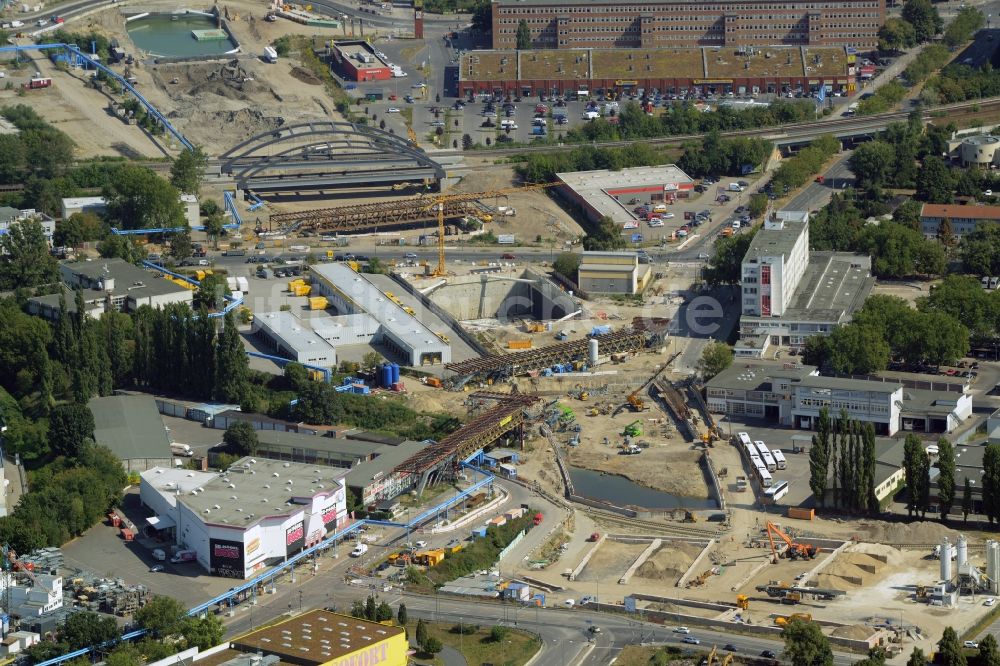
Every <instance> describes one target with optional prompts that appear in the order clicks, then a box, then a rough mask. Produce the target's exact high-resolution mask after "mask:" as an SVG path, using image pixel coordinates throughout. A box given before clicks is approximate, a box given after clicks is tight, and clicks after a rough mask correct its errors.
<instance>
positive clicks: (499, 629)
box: [490, 624, 510, 643]
mask: <svg viewBox="0 0 1000 666" xmlns="http://www.w3.org/2000/svg"><path fill="white" fill-rule="evenodd" d="M508 635H510V629H508V628H507V627H504V626H501V625H499V624H495V625H493V627H492V628H490V641H492V642H493V643H499V642H501V641H502V640H503V639H505V638H507V636H508Z"/></svg>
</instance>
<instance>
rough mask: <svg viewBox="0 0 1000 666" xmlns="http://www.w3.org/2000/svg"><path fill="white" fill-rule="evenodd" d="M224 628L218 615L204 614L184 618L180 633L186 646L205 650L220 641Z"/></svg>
mask: <svg viewBox="0 0 1000 666" xmlns="http://www.w3.org/2000/svg"><path fill="white" fill-rule="evenodd" d="M225 630H226V628H225V627H224V626H223V624H222V620H220V619H219V618H218V616H216V615H205V616H204V617H187V618H184V620H183V622H182V625H181V630H180V633H181V635H182V636H183V637H184V641H185V642H186V643H187V647H189V648H191V647H197V648H198V649H199V650H207V649H208V648H210V647H215V646H216V645H218V644H219V643H221V642H222V636H223V634H224V633H225Z"/></svg>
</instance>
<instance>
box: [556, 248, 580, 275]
mask: <svg viewBox="0 0 1000 666" xmlns="http://www.w3.org/2000/svg"><path fill="white" fill-rule="evenodd" d="M579 268H580V255H578V254H576V253H575V252H563V253H561V254H560V255H559V256H558V257H556V260H555V261H553V262H552V270H554V271H555V272H556V273H559V274H560V275H562V276H564V277H566V278H569V279H570V280H573V281H574V282H575V281H576V272H577V270H578V269H579Z"/></svg>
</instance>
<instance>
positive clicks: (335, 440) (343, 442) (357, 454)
mask: <svg viewBox="0 0 1000 666" xmlns="http://www.w3.org/2000/svg"><path fill="white" fill-rule="evenodd" d="M257 439H258V441H259V442H260V444H261V449H263V450H272V449H273V447H281V448H289V449H291V448H294V449H300V450H309V451H316V452H323V453H333V454H337V455H339V456H342V457H345V456H346V457H350V458H353V459H355V460H356V459H359V458H360V459H367V458H369V457H370V456H372V455H373V454H374V453H375V452H376V451H378V450H379V448H381V447H382V446H384V445H383V444H379V443H376V442H365V441H361V440H357V439H343V438H340V437H323V436H321V435H304V434H302V433H297V432H283V431H281V430H258V431H257Z"/></svg>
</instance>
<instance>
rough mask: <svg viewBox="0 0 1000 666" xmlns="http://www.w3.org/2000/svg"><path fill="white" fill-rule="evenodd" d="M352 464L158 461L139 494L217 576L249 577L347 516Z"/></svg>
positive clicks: (158, 524) (156, 522) (157, 523)
mask: <svg viewBox="0 0 1000 666" xmlns="http://www.w3.org/2000/svg"><path fill="white" fill-rule="evenodd" d="M346 474H347V470H344V469H338V468H334V467H317V466H316V465H304V464H301V463H293V462H281V461H278V460H263V459H254V458H243V459H241V460H239V461H237V462H236V463H235V464H234V465H232V466H231V467H230V468H229V469H228V470H227V471H225V472H221V473H209V472H193V471H191V470H186V469H169V468H163V467H156V468H153V469H150V470H147V471H145V472H143V473H142V478H141V481H140V484H139V496H140V498H141V500H142V503H143V505H144V506H146V507H147V508H149V509H150V510H152V512H153V513H154V515H153V516H152V517H150V518H149V519H147V522H148V523H149V525H150V526H151V527H152V528H153V529H155V530H157V531H158V532H159V533H160V535H161V536H166V537H172V538H173V540H174V543H175V544H176V545H177V546H178V547H180V548H182V549H184V550H190V551H194V553H195V556H196V559H197V561H198V564H200V565H201V566H202V567H203V568H204V569H205V570H207V571H209V572H210V573H212V574H214V575H216V576H222V577H225V578H240V579H243V578H247V577H249V576H250V575H251V574H253V572H255V571H259V570H261V569H264V568H265V567H267V566H271V565H273V564H276V563H279V562H282V561H284V560H286V559H287V558H288V557H290V556H292V555H294V554H295V553H297V552H299V551H301V550H302V549H304V548H307V547H309V546H312V545H314V544H316V543H319V542H320V541H322V540H323V538H324V537H325V536H326V535H327V533H328V532H330V531H332V530H335V529H337V528H339V527H343V526H344V525H345V524H346V523H347V494H346V491H345V488H344V476H345V475H346Z"/></svg>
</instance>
